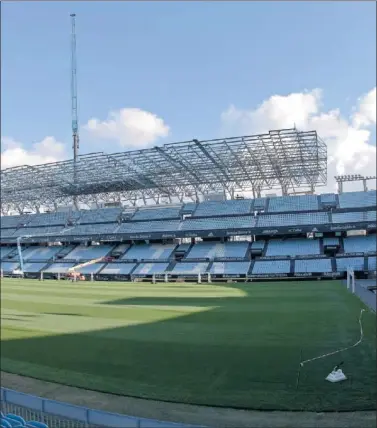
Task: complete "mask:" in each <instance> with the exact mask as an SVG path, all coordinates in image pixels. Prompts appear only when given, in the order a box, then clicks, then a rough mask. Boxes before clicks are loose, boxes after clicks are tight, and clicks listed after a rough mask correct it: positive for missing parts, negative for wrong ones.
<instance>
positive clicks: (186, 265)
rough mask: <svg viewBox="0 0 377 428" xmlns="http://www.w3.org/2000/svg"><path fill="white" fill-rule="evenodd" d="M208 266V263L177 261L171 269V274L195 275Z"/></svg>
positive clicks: (204, 270)
mask: <svg viewBox="0 0 377 428" xmlns="http://www.w3.org/2000/svg"><path fill="white" fill-rule="evenodd" d="M207 267H208V263H202V262H201V263H191V262H182V263H177V264H176V265H175V266H174V268H173V270H172V272H171V273H172V274H173V275H177V274H184V275H197V274H198V273H205V272H206V270H207Z"/></svg>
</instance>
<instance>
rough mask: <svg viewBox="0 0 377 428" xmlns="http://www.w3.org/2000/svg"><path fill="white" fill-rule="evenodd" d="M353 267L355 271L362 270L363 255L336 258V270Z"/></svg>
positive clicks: (341, 270) (342, 270) (344, 270)
mask: <svg viewBox="0 0 377 428" xmlns="http://www.w3.org/2000/svg"><path fill="white" fill-rule="evenodd" d="M349 268H351V269H353V270H355V271H363V270H364V258H363V257H344V258H343V257H342V258H337V259H336V270H337V271H338V272H346V271H347V269H349Z"/></svg>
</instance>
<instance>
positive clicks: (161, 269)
mask: <svg viewBox="0 0 377 428" xmlns="http://www.w3.org/2000/svg"><path fill="white" fill-rule="evenodd" d="M335 262H336V271H337V272H346V271H347V269H348V268H352V269H353V270H355V271H364V257H342V258H336V259H335ZM367 262H368V270H370V271H374V270H376V257H368V258H367ZM251 263H252V262H250V261H240V262H214V263H212V265H211V267H210V269H209V272H210V273H211V274H214V275H216V274H217V275H246V274H247V273H248V272H249V269H250V265H251ZM293 263H294V272H295V273H322V272H328V273H330V272H332V271H333V269H332V264H331V259H330V258H320V259H297V260H294V261H293ZM169 264H170V263H152V262H151V263H139V264H137V263H108V264H105V263H96V264H92V265H89V266H85V267H83V268H80V269H78V272H80V273H82V274H88V275H89V274H92V273H93V274H97V273H99V272H100V273H101V274H104V275H129V274H131V273H132V274H133V275H152V274H163V273H165V272H169V273H170V274H173V275H184V274H187V275H197V274H199V273H205V272H207V271H208V267H209V266H210V265H209V263H208V262H190V261H183V262H177V263H176V264H175V265H174V266H173V267H172V269H171V270H169ZM46 266H47V265H46V263H26V264H25V265H24V272H25V273H38V272H40V271H41V270H43V272H45V273H53V274H58V273H60V274H64V273H67V272H68V270H69V268H72V267H73V266H75V263H53V264H51V265H50V266H48V267H47V268H45V267H46ZM18 267H19V264H18V263H9V262H3V263H2V264H1V268H2V269H3V272H4V273H11V272H12V271H13V270H14V269H17V268H18ZM290 270H291V261H290V260H257V261H255V263H254V266H253V269H252V274H278V273H284V274H289V273H290Z"/></svg>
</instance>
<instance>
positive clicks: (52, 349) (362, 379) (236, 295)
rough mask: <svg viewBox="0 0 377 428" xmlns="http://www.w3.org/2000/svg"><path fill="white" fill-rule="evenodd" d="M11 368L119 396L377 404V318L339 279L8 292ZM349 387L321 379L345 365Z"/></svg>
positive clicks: (4, 359) (304, 406)
mask: <svg viewBox="0 0 377 428" xmlns="http://www.w3.org/2000/svg"><path fill="white" fill-rule="evenodd" d="M1 285H2V286H1V298H2V311H1V340H2V346H1V367H2V370H3V371H8V372H12V373H18V374H22V375H26V376H31V377H36V378H40V379H44V380H49V381H54V382H59V383H62V384H66V385H74V386H79V387H82V388H87V389H93V390H99V391H105V392H111V393H115V394H122V395H130V396H137V397H143V398H153V399H159V400H167V401H176V402H183V403H195V404H205V405H213V406H227V407H240V408H250V409H265V410H271V409H276V410H313V411H321V410H366V409H374V408H375V403H376V346H375V334H376V324H375V315H374V314H372V313H371V312H369V311H366V312H364V315H363V329H364V339H363V341H362V343H361V344H360V345H359V346H357V347H355V348H353V349H351V350H349V351H345V352H342V353H339V354H337V355H334V356H331V357H328V358H323V359H320V360H316V361H313V362H312V363H308V364H306V365H305V366H304V367H303V368H302V369H301V373H300V378H299V382H298V384H297V373H298V368H299V362H300V359H301V358H302V359H303V360H305V359H309V358H312V357H315V356H317V355H320V354H325V353H327V352H331V351H334V350H336V349H339V348H344V347H347V346H349V345H352V344H354V343H355V342H356V341H357V340H358V339H359V337H360V327H359V324H358V317H359V314H360V309H361V308H363V307H364V305H363V304H362V303H361V302H360V301H359V300H358V299H357V298H356V297H355V296H354V295H352V294H351V293H349V292H348V291H347V290H346V288H345V287H344V286H342V285H341V284H340V282H335V281H328V282H326V281H315V282H285V281H284V282H274V283H250V284H242V285H239V284H238V285H229V284H219V285H218V284H216V285H208V284H201V285H198V284H162V283H159V284H154V285H153V284H149V283H120V282H119V283H106V282H97V283H91V282H86V283H75V284H74V283H70V282H65V281H60V282H57V281H44V282H39V281H36V280H11V279H4V280H2V284H1ZM341 361H344V364H343V366H342V368H343V371H344V373H345V374H346V375H347V377H348V380H347V381H344V382H341V383H337V384H331V383H329V382H326V381H325V377H326V376H327V375H328V374H329V372H330V371H331V370H332V368H333V367H334V366H335V365H336V364H337V363H339V362H341Z"/></svg>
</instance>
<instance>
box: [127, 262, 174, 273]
mask: <svg viewBox="0 0 377 428" xmlns="http://www.w3.org/2000/svg"><path fill="white" fill-rule="evenodd" d="M168 266H169V263H140V264H139V265H138V267H137V268H136V269H135V270H134V271H133V274H134V275H153V274H156V275H159V274H163V273H164V272H165V270H166V269H167V268H168Z"/></svg>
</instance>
